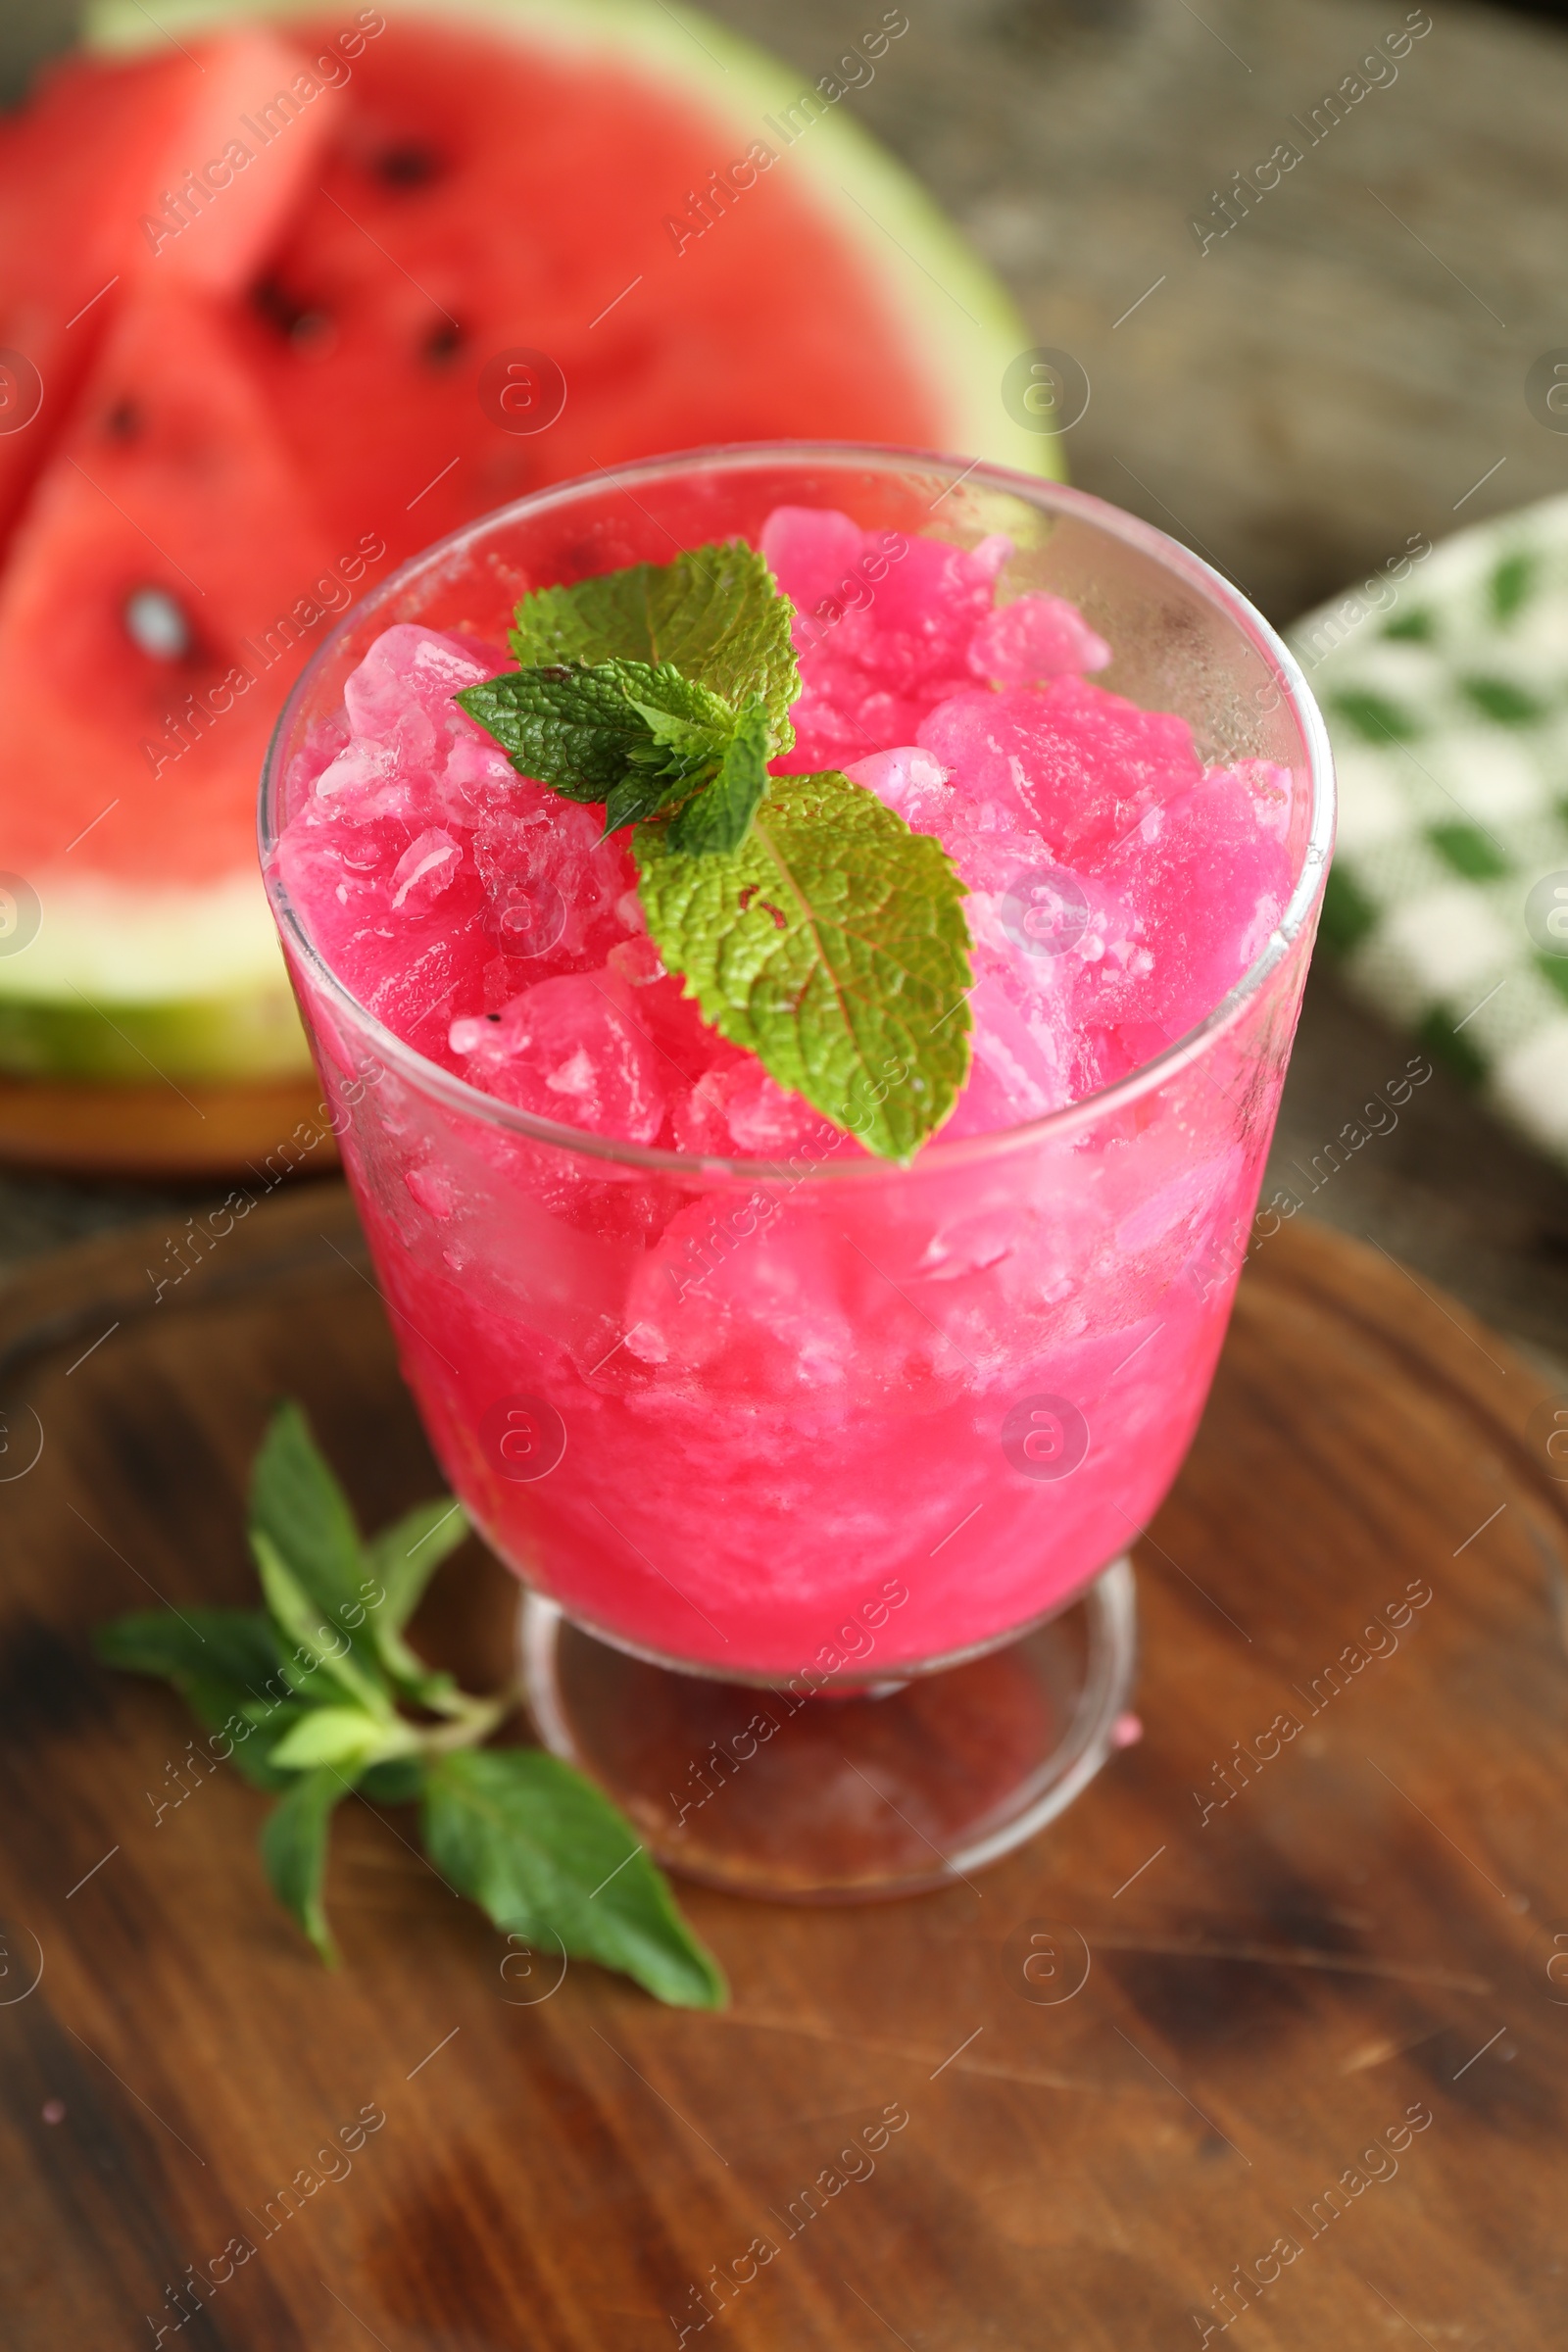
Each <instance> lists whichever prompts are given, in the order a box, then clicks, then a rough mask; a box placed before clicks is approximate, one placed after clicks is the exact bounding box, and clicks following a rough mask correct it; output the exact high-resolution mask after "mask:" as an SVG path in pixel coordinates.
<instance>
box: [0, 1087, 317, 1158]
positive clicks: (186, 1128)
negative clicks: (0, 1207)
mask: <svg viewBox="0 0 1568 2352" xmlns="http://www.w3.org/2000/svg"><path fill="white" fill-rule="evenodd" d="M320 1100H321V1090H320V1088H319V1085H318V1084H317V1082H316V1080H315V1079H314V1078H283V1079H279V1080H277V1081H275V1082H274V1083H272V1084H270V1085H266V1086H191V1087H188V1088H185V1089H183V1090H182V1089H181V1088H179V1087H177V1086H175V1084H174V1082H173V1080H172V1079H169V1080H166V1081H162V1082H161V1083H160V1084H158V1085H157V1086H89V1085H87V1084H85V1083H82V1084H79V1085H65V1084H54V1083H52V1082H49V1081H46V1080H43V1079H24V1078H0V1167H8V1168H36V1169H40V1170H46V1171H48V1172H49V1173H50V1174H53V1175H64V1176H136V1177H176V1178H178V1177H183V1178H186V1179H188V1180H190V1181H191V1182H195V1183H199V1182H200V1181H201V1180H202V1179H203V1178H212V1179H214V1180H215V1181H216V1180H217V1179H218V1178H220V1177H227V1176H243V1175H245V1173H246V1172H247V1170H254V1169H255V1168H256V1167H259V1166H262V1165H264V1164H265V1162H266V1160H267V1158H268V1155H269V1153H270V1152H276V1151H277V1149H278V1147H279V1146H280V1145H282V1144H283V1143H284V1142H285V1141H286V1139H287V1138H288V1137H289V1136H291V1135H293V1134H294V1133H295V1131H296V1130H297V1129H298V1128H299V1127H300V1125H301V1123H302V1122H303V1123H305V1124H307V1125H310V1126H319V1125H321V1124H322V1121H321V1120H320V1118H319V1104H320ZM311 1164H312V1166H313V1167H317V1166H322V1167H335V1166H336V1165H337V1146H336V1144H335V1143H334V1141H333V1140H332V1137H331V1135H330V1134H323V1135H322V1136H321V1137H320V1139H319V1143H318V1144H317V1146H316V1147H314V1149H313V1153H312V1162H311Z"/></svg>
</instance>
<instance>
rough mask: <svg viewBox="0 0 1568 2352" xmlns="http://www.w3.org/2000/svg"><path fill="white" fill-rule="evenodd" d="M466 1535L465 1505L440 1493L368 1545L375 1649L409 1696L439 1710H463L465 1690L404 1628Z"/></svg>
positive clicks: (441, 1712) (370, 1615) (369, 1605)
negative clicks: (413, 1643) (414, 1643)
mask: <svg viewBox="0 0 1568 2352" xmlns="http://www.w3.org/2000/svg"><path fill="white" fill-rule="evenodd" d="M467 1535H468V1520H467V1514H466V1512H465V1510H464V1508H463V1505H462V1504H461V1503H458V1502H454V1501H453V1499H452V1497H451V1495H437V1496H436V1497H435V1498H434V1500H433V1501H430V1502H421V1503H417V1504H416V1505H415V1507H414V1509H413V1510H412V1511H406V1512H405V1513H404V1515H403V1517H402V1518H401V1519H398V1520H395V1521H394V1522H393V1524H392V1525H391V1526H390V1527H386V1528H383V1529H382V1531H381V1533H380V1534H379V1535H378V1536H372V1537H371V1538H370V1540H369V1542H368V1544H366V1546H365V1556H366V1564H367V1566H368V1570H369V1576H370V1592H369V1595H368V1598H367V1602H366V1607H367V1611H368V1624H369V1629H370V1640H371V1642H372V1643H373V1645H374V1649H375V1654H376V1656H377V1658H378V1659H379V1660H380V1662H381V1664H382V1666H383V1667H384V1668H385V1669H386V1672H387V1673H388V1674H389V1675H390V1676H391V1678H392V1680H393V1682H394V1683H395V1684H396V1685H397V1688H398V1690H399V1691H400V1692H401V1693H402V1695H403V1696H404V1697H405V1698H409V1699H412V1700H413V1701H414V1703H415V1705H417V1706H420V1707H429V1708H431V1709H432V1710H433V1711H434V1712H435V1713H436V1714H438V1715H456V1714H461V1712H462V1708H463V1700H462V1693H461V1692H460V1691H459V1690H458V1686H457V1684H456V1683H455V1682H454V1680H453V1678H452V1676H451V1675H450V1674H444V1673H439V1672H437V1670H436V1669H435V1668H434V1667H432V1666H427V1665H426V1664H425V1662H424V1660H423V1659H422V1658H421V1657H420V1656H419V1655H418V1654H417V1651H415V1650H413V1649H411V1648H410V1647H409V1644H408V1642H405V1641H404V1639H403V1628H404V1627H405V1626H406V1625H407V1623H408V1621H409V1619H410V1618H411V1617H412V1616H413V1614H414V1612H415V1610H416V1608H417V1606H418V1603H419V1600H420V1597H421V1595H422V1594H423V1592H424V1589H425V1587H426V1585H427V1584H428V1583H429V1581H430V1579H431V1577H432V1576H433V1575H434V1574H435V1571H436V1570H437V1568H439V1567H440V1565H441V1562H442V1561H443V1560H444V1559H446V1558H447V1556H448V1554H449V1553H451V1552H454V1551H456V1550H457V1548H458V1545H459V1544H462V1543H464V1542H465V1541H466V1538H467ZM377 1593H379V1594H380V1595H381V1597H380V1598H379V1599H378V1598H376V1595H377Z"/></svg>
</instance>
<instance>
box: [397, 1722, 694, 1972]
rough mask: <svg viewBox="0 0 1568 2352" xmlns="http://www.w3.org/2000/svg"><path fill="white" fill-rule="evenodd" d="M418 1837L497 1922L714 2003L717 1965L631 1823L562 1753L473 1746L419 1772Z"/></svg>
mask: <svg viewBox="0 0 1568 2352" xmlns="http://www.w3.org/2000/svg"><path fill="white" fill-rule="evenodd" d="M424 1842H425V1847H426V1850H427V1851H428V1853H429V1855H430V1859H431V1860H432V1862H434V1864H435V1866H436V1868H437V1869H438V1870H439V1871H440V1872H441V1873H442V1874H443V1876H444V1877H446V1878H448V1879H450V1880H451V1882H452V1884H453V1885H454V1886H455V1887H462V1888H463V1890H464V1892H465V1893H466V1894H469V1895H471V1896H472V1897H473V1899H474V1901H475V1902H477V1903H479V1904H480V1905H481V1906H482V1907H483V1909H484V1910H486V1911H487V1912H488V1913H489V1915H490V1917H491V1918H492V1919H493V1920H494V1921H495V1923H496V1925H497V1927H499V1928H503V1929H506V1930H508V1931H510V1932H512V1933H515V1934H516V1935H521V1936H528V1937H529V1938H531V1939H533V1940H536V1941H537V1942H539V1943H540V1944H542V1945H543V1946H544V1947H545V1948H546V1949H550V1948H552V1947H553V1942H554V1938H556V1937H557V1936H559V1937H560V1939H561V1942H562V1943H563V1944H564V1947H565V1949H566V1950H567V1952H569V1953H571V1954H573V1955H574V1956H577V1957H580V1958H583V1959H588V1960H598V1961H600V1962H601V1963H602V1964H603V1965H604V1966H605V1967H607V1968H615V1969H620V1970H623V1971H624V1973H625V1974H626V1975H627V1976H629V1977H634V1978H635V1979H636V1980H637V1982H638V1984H639V1985H643V1986H645V1987H646V1989H647V1990H648V1991H649V1992H651V1993H653V1994H654V1995H655V1996H656V1998H657V1999H659V2000H662V2001H670V2002H673V2003H675V2004H676V2005H678V2006H680V2007H683V2008H691V2009H713V2008H717V2007H719V2006H720V2005H721V2004H722V2003H723V2001H724V1999H725V1998H726V1992H725V1985H724V1980H723V1977H722V1976H721V1974H720V1973H719V1969H718V1966H717V1963H716V1962H715V1961H714V1960H713V1959H712V1957H711V1954H710V1953H709V1952H708V1951H706V1950H705V1949H704V1947H703V1945H702V1944H701V1943H699V1941H698V1940H697V1938H696V1936H694V1935H693V1934H692V1932H691V1930H690V1929H689V1928H688V1927H687V1925H686V1923H685V1921H684V1920H683V1919H682V1918H681V1915H680V1913H679V1912H678V1911H677V1909H676V1908H675V1902H674V1898H673V1896H672V1895H671V1894H670V1891H669V1887H668V1886H667V1885H666V1883H665V1881H664V1878H663V1876H662V1873H661V1872H660V1871H659V1870H658V1869H657V1868H656V1867H655V1865H654V1864H653V1863H652V1862H651V1861H650V1860H649V1858H648V1856H647V1854H646V1853H645V1852H644V1851H643V1850H642V1848H641V1846H640V1844H639V1841H638V1838H637V1837H636V1834H635V1832H634V1831H633V1829H632V1827H631V1824H630V1823H629V1822H628V1821H626V1820H625V1819H624V1818H623V1816H622V1815H621V1814H619V1813H617V1812H616V1810H615V1808H614V1806H613V1805H612V1804H611V1803H610V1801H609V1799H608V1798H607V1797H605V1796H602V1795H601V1794H600V1792H599V1790H598V1789H595V1788H594V1787H593V1786H592V1784H591V1783H590V1782H588V1781H585V1780H584V1779H583V1777H582V1775H581V1774H580V1773H577V1772H574V1771H573V1770H572V1768H571V1766H570V1765H569V1764H564V1763H563V1762H562V1761H561V1759H560V1757H559V1756H551V1755H546V1754H544V1753H543V1752H542V1751H541V1750H539V1749H538V1748H521V1747H507V1748H474V1749H466V1750H463V1751H461V1752H459V1753H457V1754H453V1755H446V1756H442V1757H440V1758H439V1759H437V1760H436V1761H434V1762H432V1763H431V1764H430V1765H429V1767H428V1769H427V1771H426V1774H425V1790H424Z"/></svg>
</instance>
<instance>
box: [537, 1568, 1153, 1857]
mask: <svg viewBox="0 0 1568 2352" xmlns="http://www.w3.org/2000/svg"><path fill="white" fill-rule="evenodd" d="M1136 1623H1137V1608H1136V1589H1135V1585H1134V1579H1133V1570H1132V1563H1131V1561H1130V1560H1128V1559H1127V1558H1125V1557H1123V1558H1121V1559H1118V1560H1113V1561H1112V1562H1111V1564H1110V1566H1109V1567H1108V1568H1104V1569H1103V1570H1102V1571H1101V1573H1100V1575H1099V1576H1098V1577H1097V1578H1096V1579H1095V1581H1094V1583H1093V1584H1091V1585H1088V1586H1086V1587H1085V1589H1084V1591H1083V1592H1082V1593H1080V1594H1079V1595H1078V1597H1077V1598H1076V1599H1075V1600H1073V1601H1072V1602H1070V1603H1069V1604H1068V1606H1067V1607H1065V1608H1064V1609H1062V1610H1061V1611H1060V1612H1059V1613H1058V1614H1057V1615H1056V1616H1054V1617H1052V1618H1050V1619H1049V1620H1048V1621H1047V1622H1046V1623H1045V1624H1043V1625H1039V1626H1036V1627H1035V1628H1034V1629H1033V1630H1032V1631H1031V1632H1029V1633H1027V1634H1024V1635H1022V1636H1020V1637H1019V1639H1018V1640H1017V1641H1015V1642H1010V1643H1008V1644H1007V1645H1006V1646H1005V1647H1004V1648H1000V1649H994V1650H991V1651H988V1652H987V1653H986V1654H985V1655H984V1656H983V1657H977V1658H971V1659H969V1660H968V1661H967V1662H965V1663H964V1664H961V1665H956V1666H950V1667H946V1668H943V1669H939V1670H937V1671H935V1672H929V1673H917V1674H915V1675H913V1676H911V1678H910V1679H909V1680H908V1681H907V1682H903V1683H899V1682H888V1681H885V1680H883V1681H878V1682H874V1683H870V1684H865V1685H861V1686H860V1687H859V1688H858V1689H849V1690H838V1691H822V1692H821V1693H819V1694H818V1695H816V1696H813V1697H802V1696H801V1695H799V1693H798V1692H792V1691H789V1690H787V1689H784V1688H780V1689H777V1690H771V1689H767V1688H765V1687H761V1686H753V1685H746V1684H740V1683H724V1682H717V1681H713V1680H711V1679H709V1678H708V1677H707V1676H702V1675H694V1674H680V1673H676V1672H674V1671H673V1670H671V1669H670V1668H669V1667H666V1666H656V1665H653V1664H650V1663H649V1662H648V1661H647V1660H645V1659H642V1658H636V1657H632V1656H630V1655H628V1654H627V1652H625V1651H624V1650H619V1649H615V1648H613V1647H612V1646H611V1645H610V1644H609V1643H608V1642H602V1641H600V1640H598V1639H597V1638H596V1637H595V1636H594V1635H592V1634H588V1633H584V1632H583V1631H582V1629H581V1628H580V1627H578V1626H575V1625H573V1624H572V1623H571V1621H570V1619H569V1618H567V1617H564V1615H563V1614H562V1612H561V1610H560V1609H559V1608H557V1607H556V1605H555V1603H554V1602H553V1601H549V1600H545V1599H543V1598H541V1597H540V1596H539V1595H538V1594H537V1593H528V1594H527V1595H526V1596H525V1597H524V1600H523V1613H522V1656H523V1669H524V1674H525V1677H526V1681H527V1688H528V1698H529V1704H530V1707H531V1708H532V1711H533V1716H534V1721H535V1723H536V1725H537V1726H538V1730H539V1735H540V1738H541V1739H542V1740H543V1741H544V1743H545V1745H546V1746H547V1747H549V1748H550V1749H551V1750H552V1751H553V1752H554V1753H555V1754H556V1755H558V1756H564V1757H565V1758H566V1760H567V1761H568V1762H569V1763H572V1764H576V1765H578V1766H580V1767H581V1769H582V1770H583V1771H584V1772H586V1773H587V1774H588V1775H589V1776H590V1777H591V1778H592V1779H593V1780H595V1781H597V1782H598V1784H599V1785H600V1787H601V1788H602V1789H605V1790H606V1791H607V1792H608V1794H609V1795H611V1796H612V1797H613V1799H614V1800H615V1802H616V1803H617V1804H618V1805H619V1806H620V1807H621V1808H622V1810H623V1811H624V1812H625V1813H626V1814H627V1815H628V1816H629V1817H630V1819H631V1821H632V1822H633V1824H634V1825H635V1827H636V1829H637V1831H638V1833H639V1835H640V1836H641V1837H642V1838H643V1839H644V1842H645V1843H646V1845H647V1847H648V1849H649V1851H650V1852H651V1853H652V1854H653V1855H655V1856H656V1858H657V1859H658V1860H659V1861H660V1862H662V1863H663V1864H664V1866H665V1868H666V1869H669V1870H672V1871H676V1872H678V1873H679V1874H680V1875H681V1876H682V1877H683V1878H688V1879H698V1880H701V1881H703V1882H704V1883H706V1884H707V1885H708V1886H711V1887H725V1888H727V1889H728V1890H729V1891H730V1892H731V1893H735V1894H750V1895H757V1896H760V1897H764V1898H766V1899H768V1900H771V1901H775V1902H818V1903H833V1902H839V1903H848V1902H867V1901H875V1900H877V1899H879V1898H885V1897H888V1896H892V1895H900V1894H914V1893H918V1892H921V1891H923V1890H925V1889H928V1888H931V1887H945V1886H949V1885H951V1884H952V1883H953V1882H954V1881H955V1880H961V1879H964V1878H966V1877H967V1876H968V1875H969V1874H970V1873H971V1872H973V1871H975V1870H979V1869H981V1868H983V1867H984V1866H985V1864H987V1863H989V1862H995V1861H996V1860H998V1858H999V1857H1000V1856H1001V1855H1003V1854H1005V1853H1008V1852H1010V1851H1011V1849H1012V1848H1013V1847H1014V1846H1015V1845H1021V1844H1022V1843H1023V1841H1024V1840H1025V1838H1032V1837H1033V1836H1034V1835H1035V1833H1036V1831H1037V1830H1040V1829H1043V1828H1044V1827H1045V1825H1046V1823H1047V1822H1048V1821H1051V1820H1054V1817H1055V1815H1056V1814H1058V1813H1059V1812H1061V1810H1062V1809H1063V1807H1064V1806H1066V1805H1069V1804H1070V1803H1071V1802H1072V1800H1073V1798H1074V1797H1075V1796H1077V1795H1078V1793H1079V1791H1080V1790H1081V1789H1084V1788H1085V1787H1086V1786H1087V1785H1088V1783H1089V1782H1090V1781H1091V1780H1092V1779H1093V1778H1094V1776H1095V1774H1096V1773H1097V1772H1098V1771H1099V1770H1100V1767H1101V1765H1102V1764H1103V1762H1104V1761H1105V1758H1106V1756H1107V1755H1109V1754H1110V1752H1111V1750H1112V1748H1113V1747H1114V1746H1115V1745H1116V1744H1117V1726H1118V1719H1119V1718H1120V1717H1121V1716H1122V1715H1123V1711H1124V1709H1125V1707H1126V1705H1127V1699H1128V1693H1129V1691H1130V1690H1131V1686H1132V1679H1133V1672H1134V1667H1135V1664H1136V1660H1137V1634H1136ZM799 1679H800V1678H797V1680H799Z"/></svg>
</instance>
